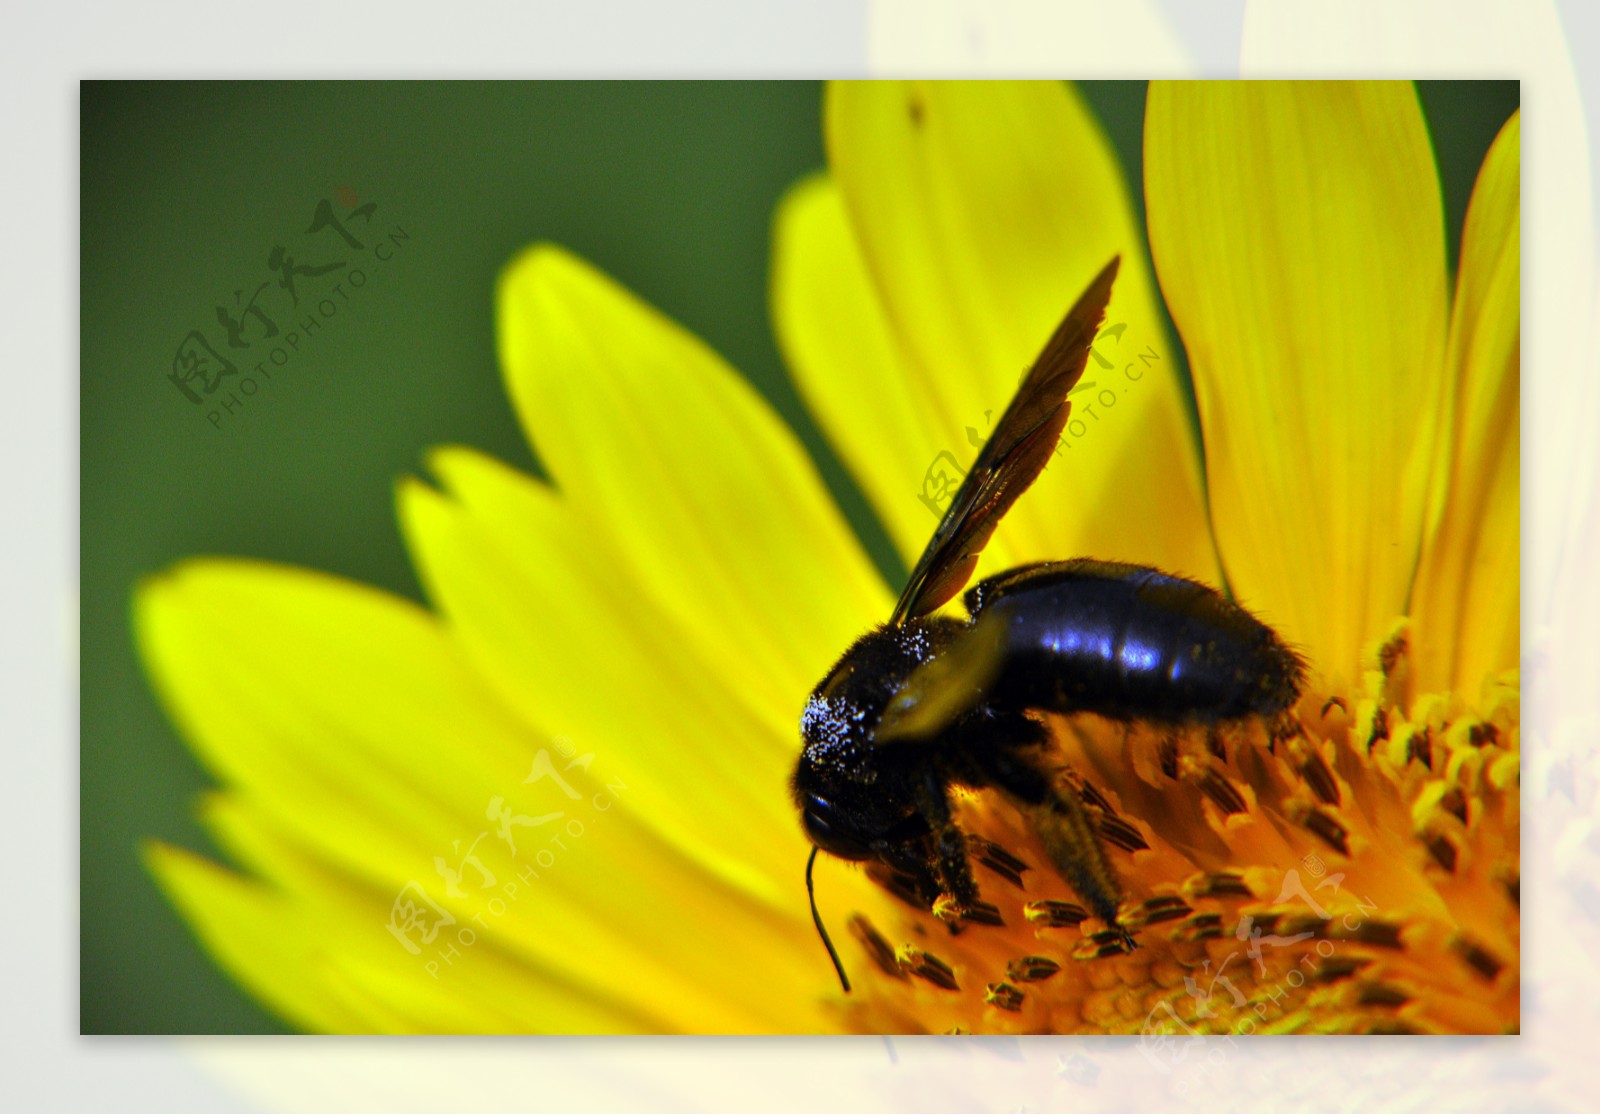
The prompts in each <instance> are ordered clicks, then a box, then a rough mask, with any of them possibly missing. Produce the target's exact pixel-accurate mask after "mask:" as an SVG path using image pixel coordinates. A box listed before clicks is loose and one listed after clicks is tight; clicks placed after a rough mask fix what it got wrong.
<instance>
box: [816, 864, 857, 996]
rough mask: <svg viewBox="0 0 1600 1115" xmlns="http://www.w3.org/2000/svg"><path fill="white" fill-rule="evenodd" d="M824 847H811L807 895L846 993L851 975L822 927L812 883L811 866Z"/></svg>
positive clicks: (829, 957) (818, 929) (819, 931)
mask: <svg viewBox="0 0 1600 1115" xmlns="http://www.w3.org/2000/svg"><path fill="white" fill-rule="evenodd" d="M821 850H822V849H820V848H818V847H816V846H815V845H813V846H812V848H811V858H810V859H808V860H806V897H808V898H810V899H811V920H812V921H814V922H816V923H817V933H818V935H820V936H821V937H822V943H823V944H824V945H825V946H827V949H828V959H830V960H832V961H833V970H834V971H835V972H838V973H839V982H840V983H841V984H843V985H844V989H845V993H846V994H848V993H849V991H850V977H849V976H847V975H845V974H844V965H843V964H841V963H839V954H838V953H837V952H835V951H834V949H833V942H832V941H830V940H829V939H828V931H827V930H826V929H824V928H822V915H821V914H819V913H817V892H816V889H815V888H814V887H813V886H812V885H811V867H812V865H813V864H815V863H816V862H817V853H818V852H819V851H821Z"/></svg>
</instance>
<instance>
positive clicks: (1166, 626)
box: [792, 258, 1304, 991]
mask: <svg viewBox="0 0 1600 1115" xmlns="http://www.w3.org/2000/svg"><path fill="white" fill-rule="evenodd" d="M1118 262H1119V260H1118V259H1116V258H1114V259H1112V260H1111V262H1110V263H1108V264H1107V265H1106V266H1105V268H1104V269H1103V270H1102V271H1101V272H1100V274H1099V275H1098V276H1096V278H1095V280H1094V281H1093V282H1092V283H1090V284H1089V287H1088V289H1087V290H1086V291H1084V293H1083V295H1082V297H1080V298H1079V299H1078V301H1077V304H1076V305H1074V306H1073V307H1072V309H1071V310H1070V311H1069V312H1068V313H1067V316H1066V317H1065V318H1064V319H1063V320H1062V322H1061V324H1060V326H1058V327H1057V329H1056V331H1055V333H1054V334H1053V335H1052V336H1051V338H1050V340H1049V342H1048V343H1047V344H1046V345H1045V347H1044V351H1043V352H1041V353H1040V355H1039V358H1038V360H1037V361H1035V363H1034V364H1033V366H1032V367H1031V368H1030V369H1029V371H1028V373H1027V375H1026V376H1025V377H1024V378H1023V380H1022V383H1021V385H1020V386H1019V387H1018V389H1017V393H1016V396H1015V397H1014V398H1013V399H1012V400H1011V404H1010V406H1009V407H1007V408H1006V412H1005V414H1004V415H1003V416H1002V417H1001V419H1000V421H999V422H998V423H996V425H995V428H994V432H993V433H992V434H990V436H989V439H988V441H987V442H986V443H985V444H984V446H983V449H982V450H981V451H980V452H979V454H978V458H977V460H976V461H975V462H974V463H973V466H972V470H971V471H970V472H969V473H968V474H967V476H966V479H965V480H964V481H963V482H962V484H961V488H960V490H959V491H958V492H957V493H956V496H955V499H954V500H953V501H952V502H951V504H950V508H949V510H948V511H947V512H946V513H945V515H944V518H943V519H942V520H941V522H940V523H939V527H938V529H937V530H935V531H934V534H933V538H932V540H931V541H929V543H928V546H927V549H925V550H924V551H923V553H922V557H921V559H920V560H918V562H917V565H916V568H915V569H914V570H912V573H911V577H910V580H909V581H908V582H907V584H906V587H905V591H904V592H903V593H901V595H900V601H899V603H898V604H896V605H895V609H894V614H893V615H892V616H890V617H889V622H888V623H886V624H884V625H883V626H881V627H879V628H876V629H875V630H873V631H870V632H868V633H867V634H865V635H863V636H862V637H861V638H860V639H858V640H857V641H856V642H855V643H854V645H852V646H851V647H850V649H849V650H847V651H845V653H844V655H843V657H841V658H840V659H839V661H838V662H837V663H836V664H835V665H834V667H833V669H831V670H829V671H828V675H827V676H826V677H825V678H823V679H822V682H821V684H819V685H818V686H817V688H816V689H815V690H814V691H813V692H812V694H811V698H810V700H809V701H807V703H806V707H805V712H804V713H803V715H802V716H801V719H800V731H801V735H802V736H803V737H804V740H805V748H804V750H803V751H802V752H801V755H800V762H799V765H798V767H797V768H796V770H795V773H794V778H793V783H792V788H793V792H794V798H795V803H796V805H797V806H798V807H799V809H800V816H801V822H802V824H803V825H804V827H805V832H806V836H807V837H809V838H810V840H811V843H812V844H813V845H814V847H813V849H812V852H811V858H810V859H809V860H808V861H807V863H806V888H807V891H808V893H810V892H811V891H812V881H811V879H812V867H813V865H814V864H815V863H816V857H817V852H818V851H823V852H827V853H829V854H830V855H834V856H838V857H839V858H841V859H845V860H856V861H877V862H879V863H882V864H884V865H886V866H887V867H888V868H889V869H890V870H891V871H892V872H894V873H897V874H898V875H900V876H902V877H903V878H904V879H906V880H909V886H910V887H911V888H912V889H914V890H915V891H916V893H917V895H918V896H919V897H920V898H921V900H922V901H923V903H924V904H926V905H927V906H929V907H932V906H934V905H935V903H936V902H937V901H938V900H940V899H941V898H943V899H944V900H945V901H946V902H953V903H954V904H955V906H956V907H957V908H958V909H959V910H967V909H970V908H971V907H972V906H973V904H974V903H975V902H977V899H978V888H977V884H976V883H975V882H974V880H973V876H972V868H971V866H970V864H969V863H968V860H967V841H966V838H965V836H964V834H963V833H962V831H961V829H960V828H958V827H957V826H956V824H955V822H954V820H953V819H952V814H951V806H950V798H949V788H950V786H951V785H952V784H957V785H961V786H967V787H971V788H974V789H977V788H992V789H995V790H998V791H1000V792H1001V793H1002V794H1004V795H1006V796H1007V797H1009V798H1010V799H1011V800H1012V801H1013V802H1014V803H1015V804H1016V805H1018V806H1019V807H1021V808H1022V809H1024V810H1026V811H1028V813H1029V814H1030V816H1031V818H1032V820H1033V822H1034V824H1035V826H1036V828H1037V830H1038V832H1039V833H1040V836H1041V837H1042V839H1043V841H1044V843H1045V846H1046V848H1047V849H1048V851H1049V853H1050V856H1051V859H1052V860H1053V862H1054V864H1055V866H1056V868H1057V870H1058V871H1059V872H1060V873H1061V875H1062V877H1063V878H1064V879H1066V880H1067V881H1068V882H1069V883H1070V884H1071V885H1072V886H1073V888H1074V889H1075V890H1076V891H1077V892H1078V894H1079V895H1080V896H1082V898H1083V899H1084V900H1085V901H1086V902H1087V903H1088V904H1089V906H1090V907H1091V909H1092V910H1093V911H1094V913H1095V915H1096V916H1097V917H1100V918H1103V919H1104V920H1105V921H1106V922H1107V923H1108V924H1110V925H1112V926H1117V903H1118V901H1119V898H1120V892H1119V888H1118V885H1117V881H1116V877H1115V874H1114V873H1113V871H1112V869H1111V867H1110V864H1109V863H1108V861H1107V859H1106V856H1105V852H1104V850H1103V849H1102V847H1101V845H1100V842H1099V840H1098V838H1097V837H1096V836H1095V834H1094V831H1093V828H1092V825H1091V821H1090V819H1089V817H1088V815H1087V813H1086V812H1085V810H1084V807H1083V805H1082V803H1081V802H1080V801H1079V800H1078V798H1077V796H1076V795H1075V794H1071V793H1061V792H1059V791H1058V789H1057V787H1056V780H1055V778H1054V777H1053V773H1052V770H1051V768H1050V767H1049V766H1048V765H1047V762H1046V748H1045V744H1046V743H1047V741H1048V738H1049V734H1048V730H1047V729H1046V727H1045V725H1044V724H1043V723H1042V722H1041V720H1040V719H1038V718H1037V714H1038V713H1040V712H1057V713H1074V712H1091V713H1098V714H1099V715H1101V716H1104V717H1108V718H1111V719H1113V720H1120V721H1123V722H1131V721H1135V720H1137V721H1141V722H1153V723H1155V724H1158V725H1165V726H1169V727H1171V728H1174V729H1177V728H1182V727H1190V726H1194V725H1197V724H1203V725H1212V726H1214V725H1217V724H1221V723H1223V722H1226V721H1231V720H1238V719H1242V718H1245V717H1251V716H1261V717H1269V718H1270V717H1276V716H1278V715H1280V714H1282V713H1284V712H1285V711H1286V710H1287V709H1288V708H1289V707H1290V706H1291V705H1292V704H1293V703H1294V702H1295V700H1296V698H1297V697H1298V696H1299V693H1300V686H1301V682H1302V676H1303V673H1304V665H1303V663H1302V662H1301V660H1300V658H1299V657H1298V656H1297V655H1296V654H1295V653H1294V652H1293V651H1291V650H1290V649H1289V648H1288V647H1287V646H1285V645H1284V643H1283V642H1282V641H1281V640H1280V639H1279V638H1278V636H1277V635H1276V634H1275V633H1274V632H1273V631H1272V629H1271V628H1269V627H1267V626H1266V625H1264V624H1263V623H1261V622H1260V621H1259V620H1257V619H1256V618H1255V617H1254V616H1252V615H1250V613H1248V612H1246V611H1245V610H1244V609H1243V608H1241V607H1239V606H1238V605H1236V604H1234V603H1233V602H1231V601H1230V600H1228V599H1226V598H1225V597H1224V596H1222V594H1220V593H1219V592H1217V591H1216V590H1215V589H1213V588H1210V587H1208V586H1206V585H1203V584H1199V583H1197V582H1195V581H1190V580H1185V579H1184V578H1181V577H1174V576H1170V575H1168V574H1166V573H1162V572H1159V571H1158V570H1155V569H1151V568H1148V567H1146V566H1141V565H1127V564H1120V563H1113V562H1102V561H1091V560H1087V559H1077V560H1073V561H1059V562H1041V563H1038V564H1035V565H1026V566H1022V567H1020V568H1017V569H1012V570H1010V571H1008V572H1005V573H1001V574H999V575H997V576H994V577H990V578H988V579H986V580H984V581H982V582H980V583H979V584H977V585H976V586H974V587H973V588H972V589H971V590H969V591H968V592H967V594H966V596H965V598H964V602H965V604H966V609H967V613H968V618H967V619H966V620H965V621H963V620H959V619H955V618H952V617H948V616H936V615H933V614H932V613H933V612H934V610H935V609H937V608H938V607H939V606H940V605H942V604H944V603H945V602H946V601H947V600H949V599H950V598H951V597H952V596H954V595H955V594H956V593H957V592H959V591H960V590H961V588H962V587H963V586H964V585H965V584H966V582H967V580H968V578H969V577H970V576H971V574H972V570H973V567H974V566H975V565H976V564H977V561H978V555H979V553H980V552H981V551H982V549H983V547H984V545H985V543H987V542H988V540H989V536H990V535H991V534H993V533H994V529H995V527H996V526H997V525H998V524H999V522H1000V519H1001V518H1002V516H1004V515H1005V513H1006V511H1007V510H1008V509H1009V508H1010V507H1011V505H1012V504H1013V503H1014V502H1016V499H1017V497H1018V496H1020V495H1021V494H1022V493H1023V492H1024V491H1025V490H1027V488H1028V486H1029V485H1031V484H1032V483H1033V481H1034V479H1035V478H1036V477H1037V476H1038V475H1039V472H1040V471H1041V470H1042V469H1043V468H1044V466H1045V464H1046V463H1047V462H1048V460H1049V458H1050V455H1051V453H1052V452H1053V451H1054V449H1055V446H1056V442H1057V439H1058V438H1059V437H1060V436H1061V431H1062V429H1063V427H1064V426H1065V425H1066V421H1067V414H1068V411H1069V409H1070V405H1071V404H1070V403H1069V402H1068V401H1067V393H1068V392H1069V391H1071V390H1072V388H1073V386H1074V385H1075V384H1076V383H1077V381H1078V379H1079V377H1080V376H1081V375H1082V374H1083V370H1084V365H1085V364H1086V363H1087V361H1088V358H1089V346H1090V344H1091V343H1092V342H1093V341H1094V338H1095V334H1096V333H1097V331H1098V330H1099V328H1100V324H1101V322H1102V321H1103V320H1104V317H1105V309H1106V304H1107V302H1108V301H1109V299H1110V296H1111V284H1112V280H1113V279H1114V278H1115V277H1116V273H1117V267H1118ZM811 912H812V917H813V918H814V919H815V921H816V926H817V930H818V932H819V933H820V934H821V936H822V939H823V942H824V944H825V945H827V948H828V953H829V955H830V956H831V957H832V958H833V962H834V966H835V968H837V969H838V972H839V979H840V982H841V983H843V984H844V988H845V990H846V991H848V990H849V989H850V984H849V981H848V980H847V979H846V977H845V974H844V969H843V966H842V965H841V964H840V962H839V957H838V954H837V953H836V952H835V951H834V948H833V944H832V942H831V941H829V940H828V935H827V932H826V930H824V929H823V927H822V920H821V917H820V916H819V915H818V914H817V908H816V900H815V896H814V894H813V897H812V903H811ZM1118 928H1120V927H1118ZM1124 939H1125V940H1126V943H1127V945H1128V947H1131V946H1132V941H1131V938H1127V936H1126V933H1124Z"/></svg>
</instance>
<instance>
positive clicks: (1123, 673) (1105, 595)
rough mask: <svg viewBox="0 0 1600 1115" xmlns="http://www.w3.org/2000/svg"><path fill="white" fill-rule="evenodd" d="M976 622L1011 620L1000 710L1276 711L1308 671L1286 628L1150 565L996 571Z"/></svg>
mask: <svg viewBox="0 0 1600 1115" xmlns="http://www.w3.org/2000/svg"><path fill="white" fill-rule="evenodd" d="M966 601H967V608H968V610H969V611H970V612H971V613H972V615H973V622H974V624H985V625H987V624H1001V625H1003V626H1002V634H1001V636H1000V644H1001V647H1002V653H1003V655H1004V657H1005V666H1004V669H1002V670H1001V671H1000V678H999V680H998V682H997V683H996V685H995V686H994V688H993V690H992V691H991V694H990V700H991V702H992V703H995V704H997V705H1000V706H1002V707H1013V708H1043V709H1049V710H1051V711H1055V712H1095V713H1099V714H1101V715H1103V716H1108V717H1112V718H1115V719H1121V720H1134V719H1141V720H1154V721H1157V722H1161V723H1169V724H1185V723H1193V722H1216V721H1221V720H1230V719H1235V718H1238V717H1243V716H1250V715H1261V716H1271V715H1273V714H1276V713H1278V712H1281V711H1283V710H1284V709H1286V708H1288V707H1289V706H1290V705H1291V704H1293V703H1294V700H1295V698H1296V697H1297V696H1298V695H1299V692H1300V685H1301V680H1302V675H1303V672H1304V667H1303V665H1302V663H1301V661H1300V659H1299V657H1298V656H1297V655H1296V654H1295V653H1294V652H1293V651H1291V650H1290V649H1289V648H1288V647H1287V646H1285V645H1284V643H1283V641H1282V640H1280V639H1279V638H1278V636H1277V634H1276V633H1275V632H1274V631H1273V630H1272V629H1271V628H1270V627H1268V626H1267V625H1266V624H1264V623H1262V622H1261V621H1260V620H1258V619H1256V618H1255V617H1254V616H1252V615H1251V614H1250V613H1249V612H1247V611H1245V610H1244V609H1243V608H1241V607H1239V606H1238V605H1237V604H1234V603H1232V602H1231V601H1229V600H1228V599H1227V598H1225V597H1224V596H1222V594H1221V593H1219V592H1217V591H1216V590H1215V589H1212V588H1209V587H1207V586H1206V585H1203V584H1200V583H1199V582H1197V581H1190V580H1186V579H1184V578H1182V577H1174V576H1171V575H1169V574H1166V573H1162V572H1160V571H1159V570H1155V569H1151V568H1149V567H1147V566H1142V565H1125V564H1121V563H1115V562H1102V561H1091V560H1088V559H1080V560H1076V561H1064V562H1047V563H1044V564H1040V565H1032V566H1025V567H1023V568H1020V569H1014V570H1012V571H1010V572H1009V573H1002V574H1000V575H999V576H996V577H991V578H989V579H988V580H985V581H983V582H982V583H980V584H978V585H976V586H974V587H973V588H972V589H971V590H970V591H969V592H968V593H967V597H966Z"/></svg>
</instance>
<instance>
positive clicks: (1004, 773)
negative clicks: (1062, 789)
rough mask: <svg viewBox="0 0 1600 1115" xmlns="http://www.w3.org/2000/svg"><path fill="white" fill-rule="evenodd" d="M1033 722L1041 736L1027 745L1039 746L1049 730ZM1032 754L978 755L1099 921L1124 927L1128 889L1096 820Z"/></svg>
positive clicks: (998, 751) (990, 751)
mask: <svg viewBox="0 0 1600 1115" xmlns="http://www.w3.org/2000/svg"><path fill="white" fill-rule="evenodd" d="M1024 719H1026V718H1024ZM1028 723H1029V724H1031V725H1033V726H1034V728H1035V729H1036V730H1037V731H1036V732H1035V733H1029V735H1030V737H1031V738H1029V739H1027V740H1026V742H1027V743H1030V744H1031V743H1034V742H1038V736H1039V735H1042V734H1043V731H1044V729H1043V726H1042V725H1039V724H1037V723H1036V722H1035V721H1032V720H1029V721H1028ZM1028 750H1029V748H1028V747H1026V746H1013V747H991V748H987V749H984V750H982V751H978V752H976V753H975V754H976V756H977V757H978V759H979V762H980V763H981V764H982V769H983V773H984V775H985V777H986V779H987V781H988V782H989V784H990V785H992V786H994V787H995V788H996V789H998V790H1001V791H1003V792H1005V793H1006V794H1008V795H1010V796H1011V797H1012V798H1013V799H1015V800H1016V801H1017V802H1018V803H1019V804H1020V805H1022V806H1023V807H1024V808H1025V809H1026V810H1027V812H1028V814H1029V816H1030V817H1031V819H1032V820H1033V822H1034V827H1035V829H1037V831H1038V833H1039V837H1040V839H1041V840H1042V841H1043V842H1044V846H1045V850H1046V851H1047V852H1049V853H1050V859H1051V861H1052V862H1053V863H1054V864H1055V866H1056V870H1057V871H1059V872H1060V873H1061V876H1062V878H1064V879H1065V880H1066V881H1067V882H1068V883H1070V884H1071V885H1072V889H1073V890H1075V891H1077V892H1078V895H1079V897H1081V898H1082V899H1083V900H1084V901H1085V902H1087V903H1088V904H1089V907H1090V908H1091V909H1092V910H1093V911H1094V913H1095V916H1096V917H1098V918H1101V919H1102V920H1104V921H1105V922H1106V923H1107V924H1108V925H1111V926H1114V927H1117V928H1120V926H1118V923H1117V904H1118V903H1119V902H1120V901H1121V897H1122V888H1121V887H1120V886H1119V885H1118V883H1117V876H1116V872H1115V871H1113V870H1112V868H1111V863H1110V861H1109V860H1108V859H1107V858H1106V853H1105V848H1104V847H1103V846H1102V845H1101V843H1100V838H1099V836H1097V835H1096V833H1095V830H1094V821H1093V818H1091V817H1090V816H1089V812H1088V810H1087V809H1085V808H1084V805H1083V802H1082V801H1081V800H1080V799H1079V797H1078V795H1077V794H1074V793H1059V792H1057V790H1056V787H1055V782H1054V780H1053V779H1052V778H1051V777H1050V775H1049V774H1048V773H1047V772H1046V771H1045V770H1044V769H1042V767H1041V765H1040V764H1039V763H1038V762H1037V761H1036V760H1035V759H1034V758H1033V757H1032V756H1031V755H1029V754H1027V751H1028ZM1126 936H1127V935H1126V933H1124V937H1125V938H1126ZM1130 944H1131V940H1130Z"/></svg>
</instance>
